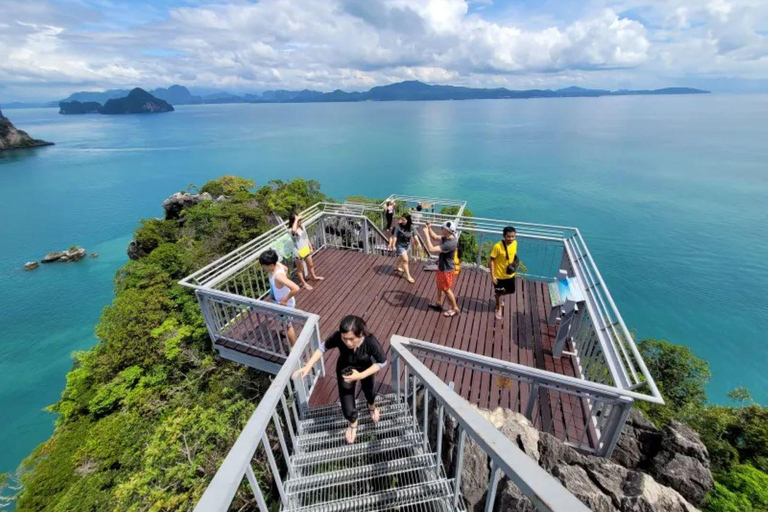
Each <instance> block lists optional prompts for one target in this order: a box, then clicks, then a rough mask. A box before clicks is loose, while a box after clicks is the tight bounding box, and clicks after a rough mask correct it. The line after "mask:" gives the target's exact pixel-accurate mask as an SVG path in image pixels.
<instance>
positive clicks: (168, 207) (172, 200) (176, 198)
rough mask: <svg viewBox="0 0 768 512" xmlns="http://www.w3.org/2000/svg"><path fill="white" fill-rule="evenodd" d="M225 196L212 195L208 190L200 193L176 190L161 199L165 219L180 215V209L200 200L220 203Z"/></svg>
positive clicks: (224, 199)
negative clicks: (169, 195) (164, 198)
mask: <svg viewBox="0 0 768 512" xmlns="http://www.w3.org/2000/svg"><path fill="white" fill-rule="evenodd" d="M226 199H227V197H226V196H219V197H217V198H215V199H214V197H213V196H212V195H211V194H209V193H208V192H203V193H202V194H190V193H188V192H176V193H175V194H173V195H172V196H171V197H169V198H168V199H166V200H165V201H163V210H165V219H166V220H173V219H178V218H179V217H180V216H181V211H182V210H184V209H186V208H189V207H191V206H194V205H196V204H197V203H199V202H201V201H215V202H217V203H220V202H222V201H226Z"/></svg>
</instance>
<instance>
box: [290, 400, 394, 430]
mask: <svg viewBox="0 0 768 512" xmlns="http://www.w3.org/2000/svg"><path fill="white" fill-rule="evenodd" d="M399 401H400V400H399V399H398V397H397V395H396V394H395V393H391V394H387V395H379V396H377V397H376V402H375V403H376V405H378V406H379V407H384V406H387V405H394V404H396V403H398V402H399ZM367 403H368V402H366V401H365V398H359V399H357V400H355V406H357V408H358V409H360V408H362V407H365V406H366V404H367ZM340 411H341V405H339V402H336V403H333V404H328V405H320V406H317V407H310V408H309V409H307V411H306V413H305V420H304V421H303V422H302V423H304V422H307V421H309V420H311V419H314V418H322V417H327V416H329V415H336V414H340Z"/></svg>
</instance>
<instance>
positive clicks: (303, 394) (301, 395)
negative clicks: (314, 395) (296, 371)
mask: <svg viewBox="0 0 768 512" xmlns="http://www.w3.org/2000/svg"><path fill="white" fill-rule="evenodd" d="M293 380H294V382H296V381H298V383H297V384H296V401H297V402H298V403H299V417H301V418H303V417H304V414H305V413H306V412H307V408H308V407H309V397H308V396H307V383H306V377H301V376H299V377H298V378H297V379H293Z"/></svg>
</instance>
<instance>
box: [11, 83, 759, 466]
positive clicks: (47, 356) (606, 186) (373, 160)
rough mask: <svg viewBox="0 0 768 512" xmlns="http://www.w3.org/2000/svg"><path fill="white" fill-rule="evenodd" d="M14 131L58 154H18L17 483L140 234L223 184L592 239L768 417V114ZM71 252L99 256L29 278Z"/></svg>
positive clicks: (70, 121) (715, 381) (603, 111)
mask: <svg viewBox="0 0 768 512" xmlns="http://www.w3.org/2000/svg"><path fill="white" fill-rule="evenodd" d="M5 113H6V115H8V116H10V118H11V120H12V121H13V122H14V123H15V124H16V125H17V126H18V127H20V128H22V129H24V130H27V131H29V132H30V133H31V134H32V135H33V136H35V137H39V138H44V139H47V140H51V141H54V142H56V146H53V147H47V148H38V149H35V150H30V151H18V152H6V153H3V154H0V240H1V241H2V251H0V285H1V286H2V287H1V288H0V290H2V292H1V293H0V411H2V414H1V417H2V421H0V471H7V470H12V469H13V468H14V467H16V465H17V464H18V463H19V462H20V461H21V459H22V458H23V457H24V456H26V455H27V454H28V453H29V452H30V451H31V450H32V449H33V448H34V447H35V446H36V445H37V444H38V443H40V442H42V441H44V440H45V439H46V438H47V437H48V436H49V435H50V434H51V432H52V430H53V422H54V417H53V415H51V414H49V413H46V412H44V411H43V408H44V407H45V406H47V405H49V404H52V403H54V402H55V401H56V400H57V398H58V397H59V395H60V393H61V391H62V389H63V387H64V384H65V374H66V372H67V371H68V369H69V368H70V367H71V364H72V363H71V354H72V352H74V351H77V350H84V349H87V348H88V347H90V346H92V345H93V344H94V343H95V341H96V340H95V338H94V335H93V326H94V325H95V324H96V322H97V321H98V319H99V315H100V312H101V310H102V308H103V307H104V306H105V305H107V304H108V303H109V302H110V300H111V298H112V278H113V276H114V273H115V271H116V270H117V269H118V268H119V267H120V266H122V265H123V264H124V263H125V261H126V260H127V257H126V255H125V247H126V245H127V243H128V242H129V240H130V238H131V233H132V231H133V230H134V228H135V227H136V226H137V222H138V219H140V218H146V217H154V216H161V215H162V213H163V211H162V208H161V206H160V205H161V202H162V201H163V199H165V198H166V197H167V196H168V195H170V194H172V193H173V192H176V191H178V190H181V189H184V188H186V187H187V185H188V184H198V185H199V184H202V183H204V182H205V181H207V180H209V179H212V178H215V177H218V176H220V175H223V174H236V175H240V176H245V177H249V178H252V179H254V180H256V182H257V184H258V185H262V184H264V183H266V182H267V181H268V180H270V179H275V178H280V179H286V180H287V179H291V178H294V177H298V176H301V177H305V178H313V179H317V180H319V181H320V182H321V183H322V185H323V190H324V191H325V192H326V193H327V194H329V195H331V196H333V197H336V198H341V197H343V196H345V195H359V194H364V195H369V196H380V197H381V196H386V195H388V194H390V193H407V194H420V195H431V196H440V197H449V198H451V197H452V198H464V199H466V200H468V201H469V208H470V209H472V210H473V211H474V212H475V214H477V215H483V216H491V217H498V218H504V219H510V220H518V221H531V222H540V223H553V224H566V225H574V226H578V227H579V228H581V230H582V232H583V234H584V237H585V239H586V242H587V244H588V245H589V247H590V250H591V251H592V253H593V256H594V258H595V260H596V262H597V264H598V266H599V268H600V270H601V272H602V274H603V276H604V278H605V279H606V281H607V283H608V286H609V288H610V290H611V293H612V294H613V297H614V299H615V300H616V303H617V305H618V307H619V309H620V311H621V312H622V315H623V317H624V319H625V320H626V323H627V325H628V326H629V327H630V329H633V330H635V331H636V333H637V334H638V335H639V336H641V337H656V338H666V339H669V340H671V341H673V342H675V343H681V344H686V345H688V346H690V347H691V348H692V349H693V350H694V351H695V352H696V354H698V355H699V356H701V357H703V358H706V359H707V360H708V361H709V362H710V366H711V369H712V373H713V378H712V381H711V384H710V386H709V390H708V391H709V394H710V397H711V399H712V400H713V401H716V402H726V401H727V398H726V396H725V395H726V392H727V391H728V390H730V389H732V388H734V387H736V386H740V385H744V386H747V387H748V388H749V389H750V390H751V391H752V393H753V395H754V396H755V398H756V399H758V400H759V401H761V402H762V403H766V402H768V376H767V375H768V372H766V368H768V350H766V347H765V344H766V342H768V339H767V337H766V335H765V334H764V333H765V329H766V325H768V307H767V306H766V297H765V294H766V291H767V290H768V265H767V264H766V262H768V228H767V227H766V226H768V144H766V141H768V96H727V95H714V94H713V95H703V96H677V97H675V96H666V97H663V96H662V97H617V98H571V99H547V100H508V101H503V100H501V101H499V100H497V101H482V100H480V101H466V102H402V103H401V102H397V103H353V104H306V105H220V106H189V107H179V108H178V109H177V111H176V112H174V113H172V114H164V115H157V116H99V115H92V116H60V115H58V114H57V111H56V110H55V109H32V110H9V111H6V112H5ZM72 244H80V245H83V246H84V247H86V248H87V249H88V250H89V251H96V252H99V254H100V257H99V258H97V259H86V260H83V261H80V262H78V263H73V264H57V265H50V266H43V267H41V268H39V269H37V270H35V271H34V272H24V271H23V269H22V267H23V265H24V262H26V261H28V260H38V259H40V258H41V257H42V256H43V254H44V253H45V252H46V251H50V250H58V249H64V248H67V247H69V246H71V245H72Z"/></svg>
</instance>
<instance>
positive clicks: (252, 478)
mask: <svg viewBox="0 0 768 512" xmlns="http://www.w3.org/2000/svg"><path fill="white" fill-rule="evenodd" d="M245 476H246V477H247V478H248V483H249V484H250V486H251V490H252V491H253V496H254V497H255V498H256V503H257V504H258V505H259V511H260V512H269V509H268V508H267V503H266V502H265V501H264V495H263V494H262V493H261V488H260V487H259V482H257V481H256V475H254V474H253V468H252V467H251V465H250V464H248V466H246V468H245Z"/></svg>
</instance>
